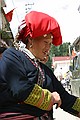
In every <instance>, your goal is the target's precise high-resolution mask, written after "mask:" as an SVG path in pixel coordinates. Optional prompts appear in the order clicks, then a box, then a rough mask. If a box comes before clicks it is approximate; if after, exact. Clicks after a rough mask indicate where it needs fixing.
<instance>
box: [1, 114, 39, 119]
mask: <svg viewBox="0 0 80 120" xmlns="http://www.w3.org/2000/svg"><path fill="white" fill-rule="evenodd" d="M10 115H12V117H11V116H10ZM0 120H37V118H36V117H34V116H31V115H26V114H25V115H21V114H20V113H3V114H0Z"/></svg>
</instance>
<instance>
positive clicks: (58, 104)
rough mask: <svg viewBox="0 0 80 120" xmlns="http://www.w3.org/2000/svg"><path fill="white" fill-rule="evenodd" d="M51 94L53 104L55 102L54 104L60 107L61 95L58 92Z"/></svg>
mask: <svg viewBox="0 0 80 120" xmlns="http://www.w3.org/2000/svg"><path fill="white" fill-rule="evenodd" d="M51 94H52V96H53V102H54V104H57V107H60V105H61V98H60V95H59V94H58V93H57V92H53V93H51Z"/></svg>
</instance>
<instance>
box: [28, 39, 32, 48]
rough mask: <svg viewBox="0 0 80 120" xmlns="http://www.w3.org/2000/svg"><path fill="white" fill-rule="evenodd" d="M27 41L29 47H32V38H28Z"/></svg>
mask: <svg viewBox="0 0 80 120" xmlns="http://www.w3.org/2000/svg"><path fill="white" fill-rule="evenodd" d="M28 41H29V47H30V48H32V46H33V39H32V38H28Z"/></svg>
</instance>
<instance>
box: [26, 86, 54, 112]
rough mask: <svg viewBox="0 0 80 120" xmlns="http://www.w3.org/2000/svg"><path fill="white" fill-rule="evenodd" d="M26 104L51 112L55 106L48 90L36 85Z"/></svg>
mask: <svg viewBox="0 0 80 120" xmlns="http://www.w3.org/2000/svg"><path fill="white" fill-rule="evenodd" d="M24 103H25V104H30V105H33V106H36V107H38V108H40V109H42V110H47V111H49V110H50V109H51V106H52V105H53V99H52V96H51V93H50V92H49V91H48V90H47V89H42V88H41V87H40V86H38V85H37V84H36V85H35V87H34V88H33V90H32V92H31V93H30V95H29V96H28V98H27V99H26V100H25V101H24Z"/></svg>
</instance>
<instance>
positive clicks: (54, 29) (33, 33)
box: [18, 11, 62, 46]
mask: <svg viewBox="0 0 80 120" xmlns="http://www.w3.org/2000/svg"><path fill="white" fill-rule="evenodd" d="M49 33H52V35H53V41H52V43H53V44H54V45H56V46H57V45H60V44H62V36H61V31H60V26H59V24H58V22H57V21H56V20H55V19H54V18H53V17H51V16H49V15H47V14H45V13H42V12H37V11H31V12H29V13H28V14H26V16H25V20H23V23H22V24H21V25H20V26H19V37H18V39H21V40H22V41H23V42H24V43H25V38H26V37H27V36H28V35H30V37H31V38H36V37H39V36H43V35H45V34H49Z"/></svg>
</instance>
